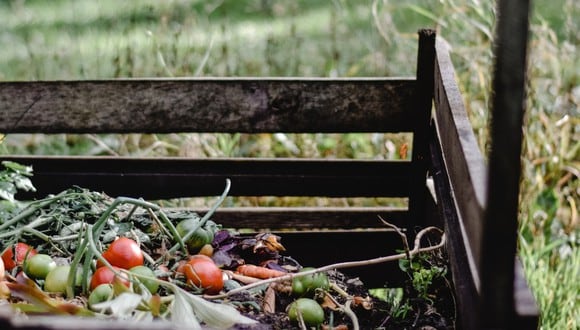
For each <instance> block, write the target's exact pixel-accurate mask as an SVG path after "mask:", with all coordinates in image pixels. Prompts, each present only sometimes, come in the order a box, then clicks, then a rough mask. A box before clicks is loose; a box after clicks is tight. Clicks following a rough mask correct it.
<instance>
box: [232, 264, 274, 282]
mask: <svg viewBox="0 0 580 330" xmlns="http://www.w3.org/2000/svg"><path fill="white" fill-rule="evenodd" d="M237 272H238V273H239V274H242V275H245V276H250V277H255V278H260V279H267V278H272V277H280V276H284V275H286V273H285V272H283V271H279V270H276V269H270V268H266V267H261V266H256V265H241V266H238V269H237Z"/></svg>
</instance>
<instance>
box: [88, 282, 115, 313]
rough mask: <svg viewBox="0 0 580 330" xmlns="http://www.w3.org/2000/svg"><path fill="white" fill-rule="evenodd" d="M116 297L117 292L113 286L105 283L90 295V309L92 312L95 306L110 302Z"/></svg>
mask: <svg viewBox="0 0 580 330" xmlns="http://www.w3.org/2000/svg"><path fill="white" fill-rule="evenodd" d="M114 295H115V290H114V289H113V285H112V284H109V283H103V284H100V285H99V286H97V287H96V288H95V289H94V290H93V291H92V292H91V294H90V295H89V299H88V304H89V308H91V309H92V310H95V309H94V306H95V305H96V304H98V303H102V302H105V301H109V300H111V299H112V298H113V296H114Z"/></svg>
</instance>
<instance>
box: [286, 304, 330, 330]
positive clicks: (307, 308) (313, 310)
mask: <svg viewBox="0 0 580 330" xmlns="http://www.w3.org/2000/svg"><path fill="white" fill-rule="evenodd" d="M299 315H302V319H303V320H304V323H305V324H306V325H307V326H311V327H316V326H319V325H321V324H322V322H324V310H323V309H322V307H320V305H319V304H318V303H317V302H316V300H314V299H310V298H299V299H297V300H295V301H294V302H292V303H291V304H290V305H289V306H288V317H289V318H290V321H292V322H299V320H300V316H299Z"/></svg>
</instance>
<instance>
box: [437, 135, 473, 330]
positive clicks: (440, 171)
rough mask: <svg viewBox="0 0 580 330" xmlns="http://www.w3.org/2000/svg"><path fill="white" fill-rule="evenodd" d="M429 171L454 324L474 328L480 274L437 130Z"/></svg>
mask: <svg viewBox="0 0 580 330" xmlns="http://www.w3.org/2000/svg"><path fill="white" fill-rule="evenodd" d="M430 150H431V166H432V167H431V172H432V174H433V180H434V182H435V185H434V188H435V193H436V195H437V201H438V204H439V217H441V218H442V219H445V221H444V229H445V235H446V236H447V238H448V239H447V244H446V248H447V253H448V254H449V260H452V262H450V268H451V274H452V276H453V289H454V291H455V292H456V295H455V297H456V299H457V305H456V308H457V316H458V320H457V326H458V328H459V329H477V328H478V326H477V325H478V324H479V313H477V311H478V308H479V301H480V294H479V292H478V285H479V274H478V273H477V269H476V268H475V267H473V266H474V265H473V261H472V260H471V261H470V259H472V256H471V255H469V252H468V251H469V250H468V249H467V248H466V247H467V246H468V242H467V240H468V239H469V237H467V236H466V235H464V233H463V232H464V230H463V227H464V226H463V224H462V219H461V215H460V214H459V210H458V208H457V200H456V198H455V196H454V194H453V193H452V189H451V185H450V180H449V176H448V173H447V169H446V168H445V163H444V160H443V156H442V154H441V143H440V141H439V139H438V136H437V132H433V134H432V140H431V143H430Z"/></svg>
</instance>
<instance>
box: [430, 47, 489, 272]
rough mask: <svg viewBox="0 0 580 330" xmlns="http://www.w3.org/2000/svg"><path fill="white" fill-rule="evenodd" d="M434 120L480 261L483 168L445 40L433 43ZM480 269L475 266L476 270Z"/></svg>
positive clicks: (471, 247) (469, 237)
mask: <svg viewBox="0 0 580 330" xmlns="http://www.w3.org/2000/svg"><path fill="white" fill-rule="evenodd" d="M436 52H437V56H436V58H437V61H436V65H435V76H436V79H435V121H436V126H437V132H438V135H439V140H440V143H441V149H442V150H443V158H444V162H445V167H446V169H447V172H448V175H449V180H450V182H451V188H452V191H453V194H454V196H455V199H456V202H457V207H458V208H459V211H460V216H461V219H462V225H463V228H464V230H465V233H466V235H467V237H466V242H467V243H468V244H469V247H468V249H469V250H470V251H471V255H472V256H473V258H474V260H473V262H474V264H475V265H476V267H479V264H480V262H481V253H482V252H481V242H482V237H481V235H482V223H483V212H484V208H485V196H486V189H487V179H486V177H487V169H486V166H485V162H484V159H483V156H482V154H481V151H480V150H479V146H478V145H477V142H476V139H475V135H474V133H473V129H472V127H471V124H470V122H469V118H468V117H467V113H466V111H465V107H464V105H463V100H462V97H461V93H460V92H459V88H458V86H457V84H456V82H455V72H454V69H453V65H452V62H451V58H450V57H449V51H448V48H447V45H446V44H445V41H443V40H442V39H440V38H438V39H437V42H436ZM479 271H480V270H479V269H478V272H479Z"/></svg>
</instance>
